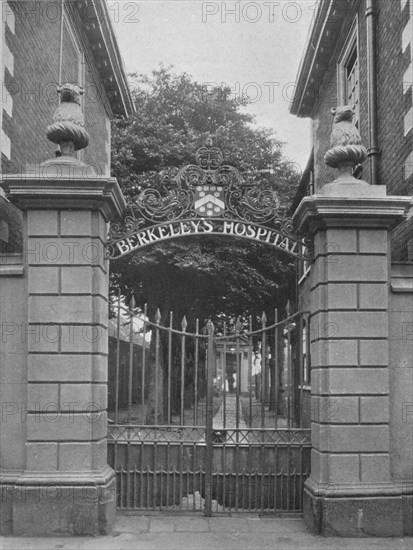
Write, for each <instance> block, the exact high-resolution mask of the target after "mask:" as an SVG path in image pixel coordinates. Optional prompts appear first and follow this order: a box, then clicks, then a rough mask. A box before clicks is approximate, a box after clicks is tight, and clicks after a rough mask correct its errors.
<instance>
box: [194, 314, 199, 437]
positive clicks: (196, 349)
mask: <svg viewBox="0 0 413 550" xmlns="http://www.w3.org/2000/svg"><path fill="white" fill-rule="evenodd" d="M198 334H199V319H197V320H196V323H195V365H194V368H195V380H194V426H198V368H199V339H198Z"/></svg>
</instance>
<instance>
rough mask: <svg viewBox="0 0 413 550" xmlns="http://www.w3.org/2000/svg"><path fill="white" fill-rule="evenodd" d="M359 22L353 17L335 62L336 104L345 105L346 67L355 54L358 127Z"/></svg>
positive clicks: (346, 92) (358, 125) (346, 94)
mask: <svg viewBox="0 0 413 550" xmlns="http://www.w3.org/2000/svg"><path fill="white" fill-rule="evenodd" d="M358 29H359V24H358V16H356V17H355V19H354V22H353V24H352V26H351V29H350V32H349V33H348V36H347V38H346V41H345V44H344V47H343V49H342V50H341V53H340V55H339V58H338V62H337V101H338V105H347V104H348V102H349V100H348V88H347V83H348V78H347V76H348V74H347V71H348V67H349V62H350V60H351V58H352V57H353V56H354V53H355V54H356V61H357V88H358V92H357V97H358V102H357V104H356V109H355V110H356V115H355V118H354V123H355V125H356V126H357V127H358V128H359V127H360V41H359V31H358Z"/></svg>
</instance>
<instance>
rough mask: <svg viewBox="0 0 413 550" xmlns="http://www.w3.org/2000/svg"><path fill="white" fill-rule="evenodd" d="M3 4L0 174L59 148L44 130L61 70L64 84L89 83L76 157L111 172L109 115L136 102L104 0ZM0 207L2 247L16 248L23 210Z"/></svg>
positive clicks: (17, 170)
mask: <svg viewBox="0 0 413 550" xmlns="http://www.w3.org/2000/svg"><path fill="white" fill-rule="evenodd" d="M0 6H1V14H2V17H1V22H0V67H1V72H0V74H1V90H2V105H1V108H0V131H1V139H0V152H1V160H0V178H1V174H16V173H24V172H25V171H26V166H27V165H28V164H37V163H41V162H43V161H45V160H46V159H48V158H51V157H53V156H54V155H55V148H56V147H55V146H54V145H53V143H51V142H50V141H48V140H47V138H46V132H45V130H46V127H47V125H48V124H50V123H51V122H52V117H53V113H54V111H55V109H56V107H57V105H58V101H59V96H58V94H57V86H58V83H59V71H61V79H60V80H61V83H65V82H69V83H72V84H77V85H80V86H81V87H82V88H83V90H84V94H83V97H82V111H83V114H84V117H85V127H86V130H87V131H88V132H89V135H90V143H89V146H88V147H87V149H86V150H82V151H80V152H78V158H79V160H81V161H83V162H85V163H86V164H89V165H91V166H93V168H94V170H95V172H96V173H97V174H98V175H109V173H110V119H111V118H113V117H114V116H127V115H128V114H130V113H131V112H132V111H133V104H132V101H131V97H130V93H129V89H128V86H127V83H126V77H125V74H124V71H123V67H122V60H121V57H120V54H119V50H118V47H117V43H116V39H115V36H114V33H113V29H112V26H111V21H110V17H109V12H108V8H107V6H106V3H105V2H104V1H99V2H91V1H88V0H87V1H82V2H60V1H54V2H53V1H51V2H38V1H35V2H32V1H17V0H10V1H9V2H7V1H6V0H3V1H2V2H0ZM62 6H63V11H62ZM60 60H61V61H60ZM0 206H1V216H0V218H1V219H0V250H1V251H3V252H16V251H18V250H20V247H21V230H20V226H21V219H20V218H21V214H20V212H19V211H18V209H16V208H15V207H14V206H13V205H12V204H10V203H9V202H7V201H5V200H2V202H1V205H0Z"/></svg>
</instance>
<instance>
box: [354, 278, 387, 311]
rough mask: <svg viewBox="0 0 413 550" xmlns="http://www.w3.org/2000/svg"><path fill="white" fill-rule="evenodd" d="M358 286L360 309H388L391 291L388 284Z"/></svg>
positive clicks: (362, 284)
mask: <svg viewBox="0 0 413 550" xmlns="http://www.w3.org/2000/svg"><path fill="white" fill-rule="evenodd" d="M358 286H359V293H360V309H385V310H387V309H388V307H389V289H388V286H387V284H381V283H378V284H370V283H366V284H364V283H361V284H359V285H358Z"/></svg>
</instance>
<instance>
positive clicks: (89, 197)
mask: <svg viewBox="0 0 413 550" xmlns="http://www.w3.org/2000/svg"><path fill="white" fill-rule="evenodd" d="M89 174H90V167H85V166H77V165H76V164H75V163H69V164H65V163H64V162H62V163H60V164H59V162H56V161H54V162H53V163H51V164H47V163H46V164H45V165H40V166H38V167H36V168H35V169H34V170H33V172H32V173H27V174H23V175H22V176H9V177H8V178H7V181H6V186H7V189H8V195H9V198H10V200H11V201H12V202H13V203H14V204H15V205H16V206H18V208H20V209H21V210H22V212H23V233H24V240H25V244H24V251H23V255H22V257H21V264H20V268H21V276H20V278H19V280H18V282H17V281H16V280H13V285H14V288H13V287H12V286H11V284H10V283H11V282H10V281H9V284H8V285H6V286H8V288H9V290H10V291H12V292H14V293H16V301H15V302H14V303H15V305H17V308H18V309H17V311H16V310H15V311H14V312H12V319H13V317H14V320H13V321H12V322H11V324H10V327H9V334H8V338H7V339H6V340H7V341H5V342H4V343H3V345H4V346H5V348H6V349H5V350H4V353H3V354H2V388H1V391H2V401H3V404H4V403H5V402H6V403H8V409H7V410H5V409H4V406H3V419H2V420H3V421H2V430H1V432H0V439H1V449H2V451H1V452H2V459H3V464H5V465H8V466H9V468H8V469H7V470H3V471H2V472H1V476H0V483H1V488H2V518H1V519H2V531H3V533H10V532H11V533H13V534H16V535H18V534H20V535H22V534H30V535H36V534H38V535H45V534H46V535H47V534H56V533H68V534H69V533H73V534H91V535H97V534H103V533H106V532H107V531H108V530H109V528H110V525H111V523H112V521H113V519H114V514H115V486H114V473H113V471H112V469H111V468H109V466H108V465H107V459H106V434H107V418H106V408H107V385H106V382H107V312H108V262H107V260H105V258H104V250H103V245H104V242H105V240H106V234H107V222H108V221H109V220H110V219H112V218H113V217H114V216H118V215H119V214H120V212H121V211H122V208H123V206H124V199H123V196H122V194H121V191H120V189H119V186H118V183H117V182H116V180H114V179H111V178H101V177H99V178H98V177H96V176H95V177H93V176H90V175H89ZM4 281H6V279H3V280H2V284H4V283H3V282H4ZM6 283H7V281H6ZM4 290H5V289H4ZM19 295H22V296H24V297H25V298H26V300H27V304H25V303H24V299H23V300H22V302H21V303H20V299H19ZM10 299H11V297H10ZM3 302H4V300H3ZM19 305H20V308H19ZM9 319H10V318H9ZM16 359H17V361H16ZM4 416H6V417H7V418H4ZM16 425H17V430H15V427H16ZM11 442H12V443H11Z"/></svg>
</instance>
